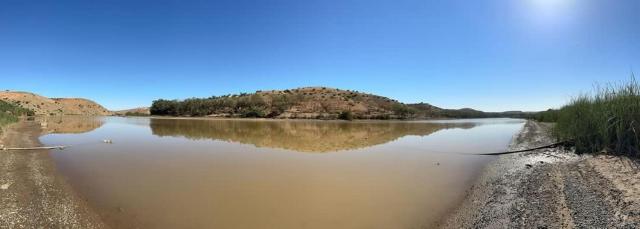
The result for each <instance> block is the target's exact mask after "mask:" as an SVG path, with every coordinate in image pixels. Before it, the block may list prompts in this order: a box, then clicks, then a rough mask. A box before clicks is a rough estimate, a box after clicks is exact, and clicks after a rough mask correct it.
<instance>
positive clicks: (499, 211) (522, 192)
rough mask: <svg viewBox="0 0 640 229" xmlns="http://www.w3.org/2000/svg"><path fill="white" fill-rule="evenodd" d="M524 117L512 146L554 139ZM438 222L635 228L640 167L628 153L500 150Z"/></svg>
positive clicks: (446, 224)
mask: <svg viewBox="0 0 640 229" xmlns="http://www.w3.org/2000/svg"><path fill="white" fill-rule="evenodd" d="M549 129H550V125H547V124H539V123H535V122H528V123H527V124H526V125H525V127H524V129H523V130H522V132H521V133H520V134H519V135H517V136H516V137H515V138H514V140H513V142H512V144H511V146H510V149H512V150H518V149H525V148H531V147H535V146H540V145H545V144H549V143H551V142H552V139H551V138H550V137H549ZM438 226H439V227H441V228H639V227H640V170H639V169H638V163H637V162H634V161H632V160H630V159H628V158H623V157H612V156H603V155H598V156H586V155H585V156H578V155H575V154H574V153H573V151H571V150H569V149H560V148H557V149H544V150H537V151H533V152H531V153H522V154H511V155H503V156H500V158H498V159H497V160H496V161H494V162H492V163H491V164H489V165H488V166H487V167H486V169H485V171H484V173H483V174H482V175H481V177H480V178H479V179H478V180H477V182H476V183H475V184H474V185H473V187H472V188H471V189H470V190H469V191H468V193H467V197H466V199H465V200H464V201H463V203H461V205H460V206H459V207H458V208H457V209H456V210H455V211H453V212H452V213H451V214H450V216H449V217H447V218H445V219H444V220H443V221H442V222H441V223H440V224H439V225H438Z"/></svg>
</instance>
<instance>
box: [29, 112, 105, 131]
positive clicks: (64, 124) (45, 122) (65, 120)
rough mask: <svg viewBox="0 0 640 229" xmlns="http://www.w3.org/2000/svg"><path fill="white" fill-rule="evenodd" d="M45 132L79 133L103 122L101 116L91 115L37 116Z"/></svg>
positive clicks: (99, 125) (90, 129) (98, 126)
mask: <svg viewBox="0 0 640 229" xmlns="http://www.w3.org/2000/svg"><path fill="white" fill-rule="evenodd" d="M36 121H39V122H40V123H41V125H42V129H43V130H44V132H45V133H56V134H65V133H66V134H80V133H86V132H90V131H93V130H95V129H98V128H100V127H101V126H102V125H103V124H104V119H103V118H98V117H91V116H50V117H49V116H47V117H39V118H38V119H37V120H36Z"/></svg>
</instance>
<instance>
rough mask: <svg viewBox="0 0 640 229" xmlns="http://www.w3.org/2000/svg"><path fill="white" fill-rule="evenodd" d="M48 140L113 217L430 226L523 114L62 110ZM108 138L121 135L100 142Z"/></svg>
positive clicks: (116, 222)
mask: <svg viewBox="0 0 640 229" xmlns="http://www.w3.org/2000/svg"><path fill="white" fill-rule="evenodd" d="M48 123H49V125H48V127H47V128H49V129H50V131H49V134H47V135H45V136H42V137H41V138H40V140H41V141H42V142H43V144H46V145H71V146H72V147H70V148H68V149H65V150H55V151H52V153H51V155H52V157H53V159H54V161H55V163H56V166H57V169H58V171H60V172H61V173H62V174H63V175H64V176H65V177H66V178H67V179H68V181H69V182H70V183H71V185H72V186H73V187H74V189H76V191H77V192H78V193H79V195H81V196H82V197H83V198H86V199H87V201H88V202H89V204H90V205H91V206H92V207H93V208H94V209H95V210H96V211H97V212H98V213H99V214H100V215H101V217H102V218H103V220H104V221H105V222H106V223H108V224H110V225H111V226H113V227H114V228H424V227H429V226H431V225H433V223H434V222H436V221H438V220H439V219H440V218H442V217H443V216H444V215H445V214H447V212H448V211H450V210H451V209H452V208H454V207H455V206H456V205H457V204H459V203H460V201H461V199H462V198H463V197H464V193H465V191H466V190H467V189H468V188H469V186H470V184H471V183H472V182H473V180H474V178H476V176H477V174H478V173H479V171H480V170H481V168H482V167H483V166H484V165H485V164H486V163H488V162H489V161H490V160H492V157H489V156H474V155H468V154H473V153H480V152H495V151H502V150H505V149H506V148H507V146H508V144H509V143H510V141H511V138H512V137H513V135H514V134H516V133H517V132H518V131H519V130H520V129H521V128H522V126H523V124H524V121H522V120H516V119H476V120H455V121H430V122H427V121H415V122H394V121H388V122H382V121H380V122H378V121H370V122H367V121H363V122H340V121H299V120H293V121H271V120H195V119H155V118H117V117H96V118H73V117H71V118H64V119H58V120H50V121H48ZM103 139H111V140H112V141H113V144H104V143H101V141H102V140H103Z"/></svg>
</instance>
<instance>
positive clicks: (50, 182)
mask: <svg viewBox="0 0 640 229" xmlns="http://www.w3.org/2000/svg"><path fill="white" fill-rule="evenodd" d="M40 133H41V127H40V124H39V123H38V122H31V121H24V122H19V123H15V124H12V125H10V126H8V127H6V128H3V132H2V136H1V137H0V145H5V146H7V147H16V146H20V147H24V146H29V147H31V146H39V145H40V142H39V141H38V137H39V136H40ZM48 154H49V152H48V151H47V150H37V151H0V206H2V207H0V228H105V225H104V224H103V223H102V222H101V221H100V218H99V217H98V215H96V214H95V213H94V212H92V211H91V210H90V208H89V207H88V206H87V204H86V201H84V200H83V199H82V198H80V197H79V196H77V195H76V194H75V193H74V192H73V190H72V188H71V187H70V186H69V185H68V184H67V182H66V181H65V180H64V178H62V177H61V176H60V175H58V173H57V172H56V171H55V166H54V164H53V162H52V161H51V158H50V156H49V155H48Z"/></svg>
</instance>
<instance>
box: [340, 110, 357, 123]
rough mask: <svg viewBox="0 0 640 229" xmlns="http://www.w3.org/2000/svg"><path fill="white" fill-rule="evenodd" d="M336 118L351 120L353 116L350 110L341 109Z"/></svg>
mask: <svg viewBox="0 0 640 229" xmlns="http://www.w3.org/2000/svg"><path fill="white" fill-rule="evenodd" d="M338 118H339V119H342V120H347V121H351V120H353V118H354V117H353V113H351V111H343V112H342V113H340V115H339V116H338Z"/></svg>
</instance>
